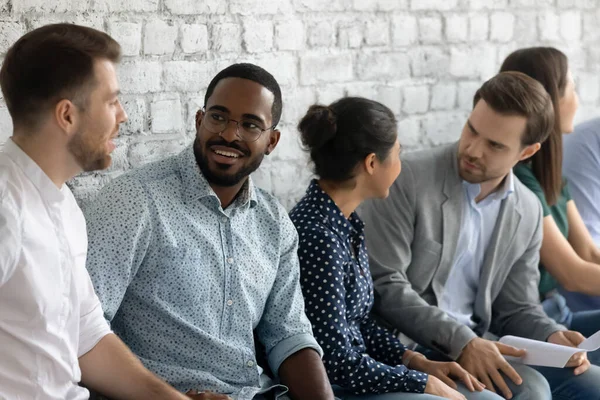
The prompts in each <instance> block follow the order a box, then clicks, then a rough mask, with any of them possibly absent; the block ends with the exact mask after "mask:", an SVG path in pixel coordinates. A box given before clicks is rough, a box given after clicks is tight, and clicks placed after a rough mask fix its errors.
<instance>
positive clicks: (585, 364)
mask: <svg viewBox="0 0 600 400" xmlns="http://www.w3.org/2000/svg"><path fill="white" fill-rule="evenodd" d="M589 368H590V361H589V360H585V361H584V362H583V363H582V364H581V365H580V366H579V367H577V368H575V370H574V371H573V373H574V374H575V375H581V374H583V373H584V372H585V371H587V370H588V369H589Z"/></svg>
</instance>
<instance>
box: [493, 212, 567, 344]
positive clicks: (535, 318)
mask: <svg viewBox="0 0 600 400" xmlns="http://www.w3.org/2000/svg"><path fill="white" fill-rule="evenodd" d="M533 207H536V208H535V209H534V210H532V213H531V214H532V215H535V216H536V219H535V220H533V221H531V222H532V223H534V224H536V229H535V232H534V234H533V236H532V238H531V241H530V242H529V246H527V250H526V251H525V252H524V253H523V255H522V256H521V257H520V258H519V259H518V260H517V262H516V263H515V264H514V265H513V266H512V269H511V271H510V272H509V274H508V276H507V278H506V281H505V282H504V285H502V288H501V289H500V293H499V294H498V296H497V297H496V299H495V300H494V302H493V304H492V325H491V331H492V332H493V333H495V334H497V335H499V336H504V335H514V336H521V337H526V338H530V339H535V340H540V341H543V342H545V341H546V340H547V339H548V337H549V336H550V335H551V334H553V333H554V332H557V331H564V330H566V328H565V327H564V326H562V325H560V324H557V323H556V322H554V320H552V319H551V318H549V317H548V316H547V315H546V313H545V312H544V310H543V309H542V306H541V304H540V300H539V297H538V296H539V290H538V285H539V282H540V272H539V269H538V268H539V267H538V266H539V262H540V248H541V247H542V232H543V214H542V207H541V205H540V204H539V203H538V202H536V204H535V205H532V208H533Z"/></svg>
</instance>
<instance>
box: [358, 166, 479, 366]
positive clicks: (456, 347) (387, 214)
mask: <svg viewBox="0 0 600 400" xmlns="http://www.w3.org/2000/svg"><path fill="white" fill-rule="evenodd" d="M417 190H418V189H417V185H416V183H415V178H414V174H413V171H412V169H411V166H410V164H409V163H407V162H405V163H404V165H403V171H402V173H401V174H400V176H399V177H398V179H397V180H396V182H394V184H393V185H392V187H391V188H390V195H389V196H388V198H387V199H385V200H375V201H370V202H368V203H367V204H366V205H365V206H364V207H363V208H361V210H360V216H361V218H362V219H363V221H364V222H365V224H366V225H365V234H366V240H367V246H368V249H369V261H370V266H371V273H372V275H373V282H374V285H375V307H374V313H375V314H376V315H377V317H380V318H381V319H382V320H383V321H384V322H385V323H387V324H389V325H391V327H392V328H394V329H396V330H398V331H400V332H402V333H404V334H405V335H407V336H409V337H410V338H411V339H413V340H415V341H416V342H418V343H419V344H421V345H423V346H426V347H429V348H432V349H435V350H437V351H439V352H441V353H443V354H445V355H446V356H448V357H450V358H451V359H457V358H458V357H459V356H460V353H461V352H462V349H463V348H464V347H465V346H466V345H467V343H469V341H471V340H472V339H473V338H475V337H476V336H477V335H476V334H475V333H474V332H473V331H472V330H471V329H470V328H469V327H467V326H466V325H462V324H460V323H459V322H457V321H456V320H455V319H453V318H452V317H450V316H448V315H447V314H446V313H445V312H444V311H442V310H441V309H440V308H438V307H436V306H434V305H430V304H429V303H427V301H425V300H424V299H423V298H422V297H421V296H420V295H419V294H418V293H417V292H416V291H415V290H414V289H413V287H412V284H411V282H410V281H409V279H408V277H407V270H408V269H409V268H410V266H411V261H412V251H411V248H412V246H418V245H419V243H413V241H414V240H415V238H414V227H415V224H417V223H418V220H417V218H416V209H417V204H418V202H419V200H418V199H417ZM431 268H436V266H434V265H431Z"/></svg>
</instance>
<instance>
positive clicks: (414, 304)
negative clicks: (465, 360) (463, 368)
mask: <svg viewBox="0 0 600 400" xmlns="http://www.w3.org/2000/svg"><path fill="white" fill-rule="evenodd" d="M386 286H387V287H380V288H378V292H379V293H378V294H379V296H378V297H377V299H378V301H376V303H375V304H376V306H375V310H374V311H375V313H376V314H377V315H378V316H380V317H382V319H383V320H384V321H385V322H386V323H387V324H390V325H391V326H392V328H394V329H397V330H398V331H400V332H402V333H403V334H405V335H407V336H408V337H410V338H412V339H413V340H416V341H417V342H418V343H419V344H420V345H422V346H425V347H428V348H431V349H433V350H436V351H438V352H440V353H442V354H444V355H446V356H448V357H450V358H452V359H457V358H458V357H459V356H460V353H461V351H462V349H463V348H464V347H465V346H466V345H467V343H468V342H469V341H471V340H472V339H473V338H475V337H477V335H476V334H475V333H474V332H473V331H472V330H471V329H470V328H469V327H468V326H466V325H463V324H461V323H459V322H457V321H456V320H455V319H453V318H451V317H450V316H448V314H446V312H444V311H443V310H442V309H440V308H439V307H436V306H433V305H430V304H428V303H427V302H426V301H425V300H424V299H422V298H421V297H420V296H419V295H418V294H417V293H416V292H415V291H413V290H412V289H411V288H409V287H406V286H405V285H402V286H401V285H399V284H398V283H395V284H389V285H386ZM394 286H396V287H397V288H396V287H394Z"/></svg>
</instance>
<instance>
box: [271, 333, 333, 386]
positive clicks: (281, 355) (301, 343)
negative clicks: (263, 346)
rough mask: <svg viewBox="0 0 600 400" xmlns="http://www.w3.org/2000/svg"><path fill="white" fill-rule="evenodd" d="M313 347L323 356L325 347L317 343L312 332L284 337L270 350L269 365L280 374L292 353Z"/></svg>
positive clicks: (275, 372)
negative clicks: (322, 347)
mask: <svg viewBox="0 0 600 400" xmlns="http://www.w3.org/2000/svg"><path fill="white" fill-rule="evenodd" d="M307 348H308V349H313V350H315V351H316V352H317V353H319V357H321V358H322V357H323V349H321V346H319V344H318V343H317V341H316V339H315V338H314V337H313V335H311V334H310V333H300V334H298V335H295V336H291V337H289V338H286V339H283V340H282V341H281V342H279V343H277V344H276V345H275V347H273V349H271V351H270V352H269V355H268V359H269V367H271V371H273V373H274V374H275V375H276V376H279V367H280V366H281V364H282V363H283V362H284V361H285V360H286V359H287V358H288V357H289V356H291V355H292V354H294V353H297V352H299V351H300V350H302V349H307Z"/></svg>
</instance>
